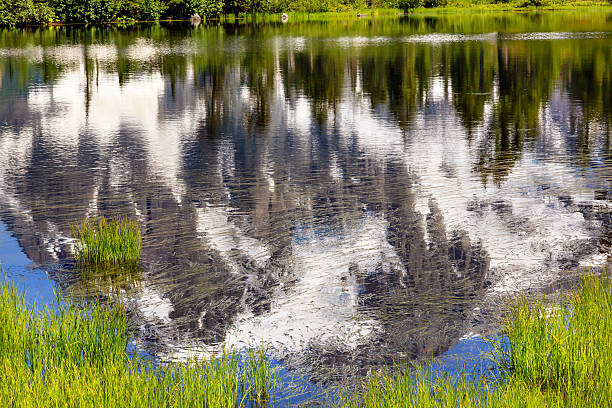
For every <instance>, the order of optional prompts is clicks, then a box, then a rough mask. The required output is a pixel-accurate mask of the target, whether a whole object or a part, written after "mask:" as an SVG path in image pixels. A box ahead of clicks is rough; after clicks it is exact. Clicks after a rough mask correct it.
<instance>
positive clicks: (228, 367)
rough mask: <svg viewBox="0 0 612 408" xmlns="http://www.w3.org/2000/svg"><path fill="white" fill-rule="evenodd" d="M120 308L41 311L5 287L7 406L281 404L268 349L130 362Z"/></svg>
mask: <svg viewBox="0 0 612 408" xmlns="http://www.w3.org/2000/svg"><path fill="white" fill-rule="evenodd" d="M128 341H129V331H128V327H127V319H126V315H125V312H124V310H123V309H122V308H121V307H116V306H110V305H101V304H91V305H89V306H87V307H85V308H81V307H76V306H75V305H73V304H72V303H69V302H68V303H64V304H62V305H60V306H59V307H58V308H55V309H53V310H45V311H37V309H36V308H35V307H33V306H30V305H27V304H26V303H25V302H24V299H23V296H22V295H20V294H18V293H17V292H16V290H15V288H14V287H13V286H11V285H10V284H8V283H7V282H6V281H4V282H3V283H1V284H0V406H1V407H195V406H199V407H228V408H229V407H249V406H258V407H260V406H265V405H267V404H268V403H269V402H271V401H273V399H274V390H275V389H276V388H275V380H274V375H273V372H272V371H271V370H270V367H269V366H268V365H267V363H266V360H265V358H263V357H264V354H263V351H260V352H253V353H251V354H249V355H248V356H246V357H245V358H242V359H239V358H238V355H237V354H235V353H226V354H225V355H223V356H221V357H220V358H219V359H215V360H213V361H190V362H188V363H184V364H180V363H175V364H163V365H161V366H159V367H157V368H155V369H153V368H152V366H151V365H150V363H148V362H145V361H143V360H142V359H140V358H139V357H137V356H131V357H130V356H128V354H127V346H128Z"/></svg>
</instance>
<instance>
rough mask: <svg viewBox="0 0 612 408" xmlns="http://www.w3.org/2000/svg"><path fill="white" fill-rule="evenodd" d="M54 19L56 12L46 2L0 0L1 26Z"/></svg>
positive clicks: (35, 23) (48, 21)
mask: <svg viewBox="0 0 612 408" xmlns="http://www.w3.org/2000/svg"><path fill="white" fill-rule="evenodd" d="M54 20H55V13H54V11H53V9H52V8H51V7H50V6H49V5H48V4H47V3H46V2H35V1H33V0H0V27H15V26H23V25H39V24H46V23H50V22H53V21H54Z"/></svg>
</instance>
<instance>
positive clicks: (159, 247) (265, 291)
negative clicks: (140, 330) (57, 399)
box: [0, 28, 611, 365]
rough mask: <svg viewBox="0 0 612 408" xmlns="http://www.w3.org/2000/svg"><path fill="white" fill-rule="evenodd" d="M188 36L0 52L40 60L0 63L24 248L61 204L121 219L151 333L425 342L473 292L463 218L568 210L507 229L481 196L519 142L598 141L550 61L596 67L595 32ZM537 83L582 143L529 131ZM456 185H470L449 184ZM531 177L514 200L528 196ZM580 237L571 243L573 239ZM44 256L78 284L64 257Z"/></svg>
mask: <svg viewBox="0 0 612 408" xmlns="http://www.w3.org/2000/svg"><path fill="white" fill-rule="evenodd" d="M215 30H216V31H215ZM189 35H192V36H193V37H192V38H190V41H195V43H196V44H198V43H197V41H201V42H202V43H203V44H205V45H208V47H203V48H202V49H201V50H200V51H199V52H195V53H190V52H187V51H185V50H184V48H189V46H193V44H194V43H193V42H191V43H188V42H187V40H185V41H181V40H180V39H179V38H172V41H171V44H170V50H167V49H166V48H165V46H162V45H160V44H159V43H156V42H155V41H150V40H147V39H144V38H136V39H132V38H131V37H129V36H128V35H127V34H126V35H121V34H117V37H115V38H114V39H113V41H115V40H117V39H123V40H126V41H127V42H128V45H127V46H126V45H125V44H122V45H121V46H119V45H116V44H115V43H114V42H109V43H108V44H98V45H97V46H96V47H93V46H91V47H90V46H79V45H74V46H73V48H75V49H76V50H77V51H78V50H79V47H81V48H83V49H84V50H81V51H83V52H75V53H74V54H70V55H73V57H74V55H76V57H74V58H72V57H70V55H68V56H64V57H65V58H64V59H62V58H60V57H58V56H57V55H55V53H56V52H55V51H54V50H53V46H52V45H46V46H45V47H43V54H44V53H45V52H48V53H49V54H50V55H49V57H48V58H43V60H42V61H38V60H35V59H34V60H30V59H28V57H27V56H23V55H17V56H14V57H9V58H7V59H5V60H3V62H2V63H3V64H5V66H6V64H16V63H17V62H18V63H19V64H21V65H25V66H27V70H26V71H27V72H30V71H34V72H36V73H37V74H36V75H33V76H32V77H33V78H39V77H45V78H48V75H50V76H51V77H52V78H48V79H47V81H48V82H47V84H40V83H39V82H38V80H36V81H33V82H32V84H31V86H27V85H26V86H25V87H24V86H22V85H19V84H16V82H19V78H20V76H21V75H26V73H24V72H15V73H13V74H7V70H6V69H4V68H3V71H2V72H3V76H2V81H3V85H4V84H7V87H5V88H4V89H9V88H10V89H13V90H14V92H15V93H17V94H18V95H19V97H16V98H13V97H12V96H11V94H10V93H9V94H6V93H4V92H3V93H2V95H1V96H2V99H0V100H1V101H2V106H1V107H0V111H2V112H6V113H7V118H8V121H7V123H6V124H4V125H2V128H1V131H2V133H1V140H0V141H1V142H2V144H3V147H6V149H5V153H4V154H2V155H0V163H1V168H0V176H2V177H3V181H2V182H0V200H1V201H2V203H3V207H4V208H3V211H2V219H3V221H4V222H6V224H7V225H8V226H9V229H10V230H11V231H12V232H13V234H14V235H15V236H16V237H17V238H18V240H19V242H20V245H21V246H22V247H23V248H24V251H25V252H26V254H27V255H28V256H29V257H30V259H32V260H33V261H34V262H36V263H40V264H50V263H53V262H59V263H60V264H61V263H62V262H64V261H65V260H66V259H68V258H69V257H70V252H71V247H70V239H69V237H70V224H71V223H74V222H77V221H78V220H80V219H82V218H85V217H88V216H89V217H96V216H99V215H107V216H111V215H114V214H123V215H127V216H129V217H130V218H132V219H135V220H138V221H139V222H140V223H141V225H142V228H143V235H144V245H143V274H142V279H143V282H145V283H146V286H147V290H150V289H152V290H154V291H155V292H156V295H157V296H158V298H159V299H161V300H160V302H164V307H163V310H164V313H157V314H155V313H147V312H145V310H146V307H145V305H144V304H140V306H137V308H138V307H140V308H141V309H142V310H141V311H142V313H141V314H142V315H143V319H147V324H153V325H157V326H158V328H159V330H160V333H165V334H166V335H167V337H169V339H166V340H167V341H169V342H170V343H172V342H174V341H176V342H177V343H179V344H181V343H188V344H189V343H190V342H192V341H193V342H197V341H202V342H204V343H206V344H215V343H220V342H223V341H228V342H230V341H233V342H235V343H236V344H244V343H245V342H247V341H248V339H249V338H255V339H257V338H258V336H259V337H264V336H266V335H268V333H276V334H278V336H277V338H272V336H270V338H268V340H270V341H271V342H276V343H277V345H278V346H279V347H283V346H284V347H286V348H288V349H290V350H292V351H296V350H312V351H313V353H312V356H314V357H316V356H317V355H318V353H319V352H321V353H322V354H323V355H328V356H331V357H330V358H329V360H325V359H323V360H324V361H323V365H325V364H336V363H338V361H339V360H340V359H343V361H359V362H361V363H363V364H378V363H380V362H381V361H386V359H388V358H393V356H394V354H395V353H398V352H402V353H403V355H404V357H406V358H418V357H421V356H425V355H427V356H430V355H438V354H440V353H442V352H444V351H445V350H446V349H448V347H449V346H451V345H452V344H453V342H455V341H456V340H457V339H458V338H459V337H461V336H462V335H463V334H464V332H465V330H466V325H467V323H466V322H467V321H468V320H469V318H470V315H471V313H472V310H473V309H474V307H476V306H477V305H478V304H479V303H480V302H481V301H482V299H483V298H484V297H485V291H486V287H487V285H486V284H485V281H486V280H487V279H490V276H489V266H490V263H491V262H492V261H491V260H490V258H491V253H492V252H495V251H496V250H497V249H498V248H495V246H496V245H497V241H495V240H489V241H488V242H487V239H486V238H491V237H490V236H483V237H481V236H480V235H479V233H480V232H483V230H484V227H482V225H484V226H485V227H486V225H487V224H486V223H489V225H491V226H494V227H495V228H499V229H503V233H504V234H506V235H504V238H505V239H512V240H513V242H512V243H513V244H515V241H519V238H517V237H520V234H531V235H529V237H530V239H533V240H534V241H536V240H538V239H540V238H542V237H545V236H551V235H554V234H551V233H549V232H548V230H547V228H549V229H550V230H552V231H553V232H556V231H558V230H559V229H563V228H564V227H565V226H559V225H557V224H555V220H551V218H556V217H557V215H559V214H560V215H561V216H560V217H558V219H559V220H561V221H559V223H560V222H565V221H567V220H568V219H572V217H574V218H576V215H577V214H578V213H579V212H580V211H577V210H576V211H574V210H575V208H573V207H572V208H570V207H568V206H558V208H555V209H553V210H550V211H555V212H551V213H550V214H551V216H550V217H547V218H545V217H542V218H539V219H537V220H536V221H533V222H532V224H534V225H535V226H529V228H527V227H525V228H523V226H524V225H527V224H529V223H527V222H524V223H523V224H520V225H519V227H517V225H518V221H516V222H515V221H512V220H510V221H508V220H509V219H510V216H511V215H513V214H508V212H506V213H504V212H503V211H496V210H495V209H496V208H499V207H500V206H504V207H508V208H511V206H512V204H511V203H512V202H515V203H517V202H518V204H515V205H516V207H517V208H518V209H517V211H521V209H522V208H523V207H521V206H520V204H521V202H520V201H519V200H520V197H522V196H521V195H520V194H522V193H523V192H522V191H521V189H522V188H524V186H522V185H520V186H519V187H516V188H515V187H513V183H515V184H516V183H518V182H516V181H515V179H514V178H513V177H518V176H520V175H521V172H525V171H529V170H525V164H524V163H525V159H524V157H525V156H526V155H527V156H529V155H530V154H531V149H532V147H533V145H534V143H535V144H536V145H537V142H538V141H539V142H540V144H539V145H537V146H538V149H543V150H545V153H544V154H551V155H554V154H559V152H564V153H566V154H568V155H569V156H570V159H569V160H570V161H571V160H572V158H573V157H572V155H574V153H575V152H577V151H578V150H580V149H577V148H575V146H576V144H578V145H580V146H581V147H584V148H588V149H592V146H593V145H595V146H597V148H595V149H592V150H589V152H590V151H593V152H597V154H602V155H604V154H605V146H607V145H606V144H605V141H604V140H603V139H605V137H606V135H605V134H604V133H602V132H601V131H600V127H601V126H608V136H609V125H608V124H609V123H610V112H611V111H610V110H609V106H610V105H607V104H605V103H602V101H604V100H605V98H606V96H605V95H606V93H605V92H601V91H600V90H595V89H594V88H593V87H592V86H591V84H584V83H581V82H576V80H575V79H573V77H572V75H571V72H574V71H581V72H590V73H594V72H596V73H597V74H593V76H594V79H593V81H594V82H596V83H597V84H600V85H601V86H602V87H607V88H609V84H610V74H609V65H608V71H606V70H605V66H606V65H605V64H606V62H610V58H611V53H610V50H609V47H608V48H605V46H603V45H602V44H603V43H602V41H601V40H599V39H595V40H591V42H589V43H586V44H585V47H587V48H588V47H590V50H591V54H593V55H594V56H596V57H595V58H593V61H594V62H593V63H592V64H590V65H588V66H586V67H585V66H581V65H580V64H581V60H580V59H578V60H577V61H574V60H572V58H571V53H569V57H568V56H567V55H568V52H567V51H568V50H567V49H566V48H564V47H565V46H563V45H558V44H556V43H555V44H540V45H536V46H533V47H523V45H522V44H521V43H518V42H513V41H505V40H498V41H497V42H490V41H487V42H469V43H464V42H451V43H443V44H434V45H432V44H428V43H410V42H406V43H402V42H398V43H393V44H390V45H388V46H384V47H380V46H363V47H362V46H355V47H352V46H349V47H345V48H343V47H339V46H337V45H333V44H332V45H329V46H327V45H326V44H325V43H323V42H320V41H310V42H308V43H306V44H305V45H304V44H303V45H302V46H300V47H297V46H296V47H293V48H292V47H288V46H286V45H287V44H290V43H291V41H295V40H294V39H289V38H283V37H281V38H275V40H274V41H269V42H266V43H264V46H261V45H260V46H255V45H253V43H252V42H250V41H247V40H245V39H243V38H241V37H230V38H224V37H223V36H222V35H220V34H219V29H218V28H217V29H214V30H211V32H210V33H207V34H205V35H204V34H203V37H201V38H198V37H197V36H196V34H194V33H190V34H189ZM117 42H119V41H117ZM295 42H297V41H295ZM224 45H227V46H228V47H229V46H232V47H237V48H240V47H243V48H244V49H245V51H244V52H242V53H236V52H224V51H223V48H224ZM268 45H269V46H268ZM88 47H90V48H88ZM111 50H114V51H113V52H111ZM85 51H86V52H85ZM71 58H72V59H71ZM114 61H116V62H117V72H115V68H114V67H113V65H114V64H113V63H112V62H114ZM85 67H86V68H87V69H84V68H85ZM51 68H54V69H51ZM39 71H40V72H50V73H53V72H57V74H56V76H53V74H45V75H43V74H40V73H38V72H39ZM602 71H603V73H601V72H602ZM607 88H606V89H607ZM527 89H529V90H530V91H532V92H531V93H530V94H529V95H525V91H526V90H527ZM581 89H582V90H584V94H583V95H584V96H580V90H581ZM559 93H563V95H573V97H574V99H577V103H575V104H573V105H572V109H573V113H572V115H571V117H570V119H569V121H570V122H571V123H572V125H571V126H574V127H576V126H579V125H581V126H586V125H588V124H585V122H589V123H592V124H593V125H594V126H595V130H594V131H592V132H591V134H590V135H589V136H588V137H586V138H585V139H588V140H584V141H582V142H581V141H576V138H575V137H574V136H573V134H572V135H569V136H568V132H564V131H562V130H561V131H558V133H559V134H558V135H557V136H555V137H556V139H555V140H554V143H556V145H554V146H552V147H550V148H549V149H545V148H544V147H542V146H543V143H545V142H544V141H543V140H544V135H543V134H542V133H543V129H548V126H550V127H554V128H555V129H564V128H563V127H555V124H554V123H553V124H551V123H550V122H548V121H547V120H543V118H547V117H548V116H546V115H548V113H547V112H548V111H547V109H549V106H550V104H551V101H553V102H554V100H553V99H554V98H555V95H559ZM7 95H8V96H7ZM590 97H592V98H593V99H594V100H590ZM7 101H8V102H7ZM13 102H14V105H13ZM557 103H560V102H557ZM543 112H545V113H543ZM546 136H547V137H549V136H550V135H548V134H547V135H546ZM564 137H566V138H567V139H564ZM549 139H550V138H549ZM549 139H546V143H548V142H549ZM550 140H552V139H550ZM532 142H534V143H532ZM550 143H552V142H550ZM587 145H588V146H587ZM472 149H473V150H475V153H473V150H472ZM588 149H587V150H588ZM583 150H584V149H583ZM7 152H10V153H7ZM462 154H463V156H461V155H462ZM589 154H590V153H589ZM454 155H456V156H454ZM423 158H425V159H423ZM438 159H440V164H439V165H438V164H437V160H438ZM419 160H422V161H423V160H425V163H423V162H419ZM427 160H429V161H427ZM474 163H476V165H474ZM588 166H590V164H588V161H587V163H586V164H585V167H588ZM568 167H569V170H568V169H567V168H565V167H564V168H563V171H566V172H568V173H569V172H571V171H572V168H571V165H570V166H568ZM472 170H474V171H475V172H476V173H477V175H476V176H477V177H474V176H473V175H472ZM438 173H439V174H438ZM479 178H480V180H479ZM489 178H491V179H492V181H493V183H492V184H494V186H490V185H489V184H488V180H489ZM604 181H605V180H604ZM554 182H555V181H554V180H553V182H550V184H551V185H553V184H554ZM504 183H505V184H504ZM534 183H540V184H542V183H541V182H540V181H535V182H534ZM577 183H578V182H577ZM540 184H538V185H540ZM483 186H484V187H486V188H483ZM502 186H507V187H508V190H507V191H504V190H503V188H504V187H502ZM451 187H452V188H453V189H456V190H452V189H451ZM529 187H530V188H531V186H529ZM562 187H564V186H562ZM496 188H497V189H498V190H495V189H496ZM427 189H429V190H427ZM445 189H446V190H445ZM462 189H463V190H462ZM487 189H489V190H487ZM491 189H493V190H491ZM424 190H425V191H424ZM516 190H519V193H518V194H515V191H516ZM490 191H493V192H492V193H491V192H490ZM447 193H448V195H447ZM452 194H457V195H460V197H458V196H455V197H454V198H452ZM471 194H474V195H477V194H478V195H479V196H485V197H484V198H482V200H480V201H479V200H473V201H474V202H475V203H476V204H474V205H471V204H470V202H468V200H470V197H469V195H471ZM494 194H500V195H503V197H501V198H500V199H499V202H498V201H491V200H490V196H491V195H494ZM513 194H514V195H513ZM538 194H539V193H538ZM517 196H518V197H519V198H517ZM550 196H551V197H554V194H553V193H551V194H550ZM449 197H451V198H449ZM540 197H541V196H538V195H536V197H535V198H534V202H535V204H533V206H534V207H535V206H542V207H544V206H546V205H547V204H546V203H543V202H542V201H543V200H540ZM559 197H561V195H559ZM452 200H455V201H456V202H452ZM487 200H489V201H487ZM504 200H506V201H504ZM554 200H555V199H551V201H553V202H556V201H554ZM557 201H559V202H560V201H561V198H559V200H557ZM482 203H485V204H482ZM488 203H491V204H488ZM500 203H501V204H500ZM525 207H527V206H525ZM531 208H532V207H529V209H528V211H527V214H528V215H529V216H533V217H537V215H536V216H534V215H533V212H532V213H529V211H531ZM538 208H540V207H538ZM570 211H571V212H570ZM581 211H582V212H581V214H582V213H585V214H586V212H587V211H584V210H581ZM519 217H520V215H519V216H516V219H517V220H519V221H520V219H519ZM474 220H476V221H474ZM500 220H501V221H500ZM602 220H603V218H602V217H600V219H598V222H599V221H600V222H606V221H602ZM588 221H589V220H585V218H584V217H583V218H582V219H579V220H575V223H576V224H575V225H576V226H577V227H576V231H577V233H576V234H577V238H576V240H577V241H580V243H581V244H584V242H586V241H589V242H590V241H592V240H593V237H592V236H588V237H587V236H585V235H586V233H584V231H587V232H589V233H592V229H589V228H591V227H592V226H591V224H588ZM538 222H539V223H540V224H538ZM474 224H476V225H474ZM587 224H588V225H587ZM500 225H501V226H500ZM585 225H586V226H585ZM490 230H493V228H490ZM580 234H583V235H580ZM483 235H484V233H483ZM500 235H501V234H500ZM507 237H510V238H507ZM553 238H554V237H553ZM553 238H551V240H552V239H553ZM536 244H537V243H533V244H531V245H532V247H534V246H536ZM545 244H546V245H548V241H547V242H545ZM526 245H527V244H526ZM543 246H544V245H543ZM551 246H552V245H551ZM585 248H586V249H585V251H583V252H584V253H582V252H581V253H580V255H579V256H580V257H581V258H580V260H581V259H582V258H583V257H584V258H586V257H588V256H590V255H592V252H593V251H592V248H591V246H588V247H587V246H585ZM501 250H503V248H502V249H501ZM507 251H508V252H501V253H502V254H507V253H509V252H512V250H507ZM554 251H555V248H544V249H541V250H539V249H535V250H534V253H536V254H537V255H538V256H540V255H541V254H544V255H548V254H553V255H556V254H557V252H554ZM499 253H500V252H495V254H496V256H495V257H493V258H494V259H493V261H495V262H496V264H495V266H496V267H497V268H498V269H503V268H500V265H501V266H504V265H503V262H501V261H500V260H499V259H500V258H502V256H500V255H499ZM551 258H552V255H551ZM577 259H578V258H577V257H576V258H575V259H572V261H573V260H576V262H577ZM547 262H548V261H547ZM558 264H559V265H560V264H561V262H559V263H558ZM525 265H529V266H532V265H531V264H529V263H528V262H527V261H525ZM542 265H544V261H542V262H541V263H540V264H538V267H541V266H542ZM572 265H573V264H572ZM521 266H524V265H523V264H519V267H521ZM544 266H546V267H549V266H550V264H546V265H544ZM557 266H558V265H557V264H554V263H553V264H552V267H553V268H555V267H557ZM524 269H526V272H525V273H529V270H528V269H527V268H526V267H525V268H524ZM55 270H56V275H55V277H56V279H58V280H66V281H68V282H70V283H71V284H74V285H76V286H78V285H79V283H78V278H79V275H78V272H76V271H73V270H71V269H69V268H68V269H62V268H56V269H55ZM134 291H135V292H137V291H138V289H135V290H134ZM134 296H135V297H138V295H137V294H135V295H134ZM160 316H161V317H160ZM143 324H144V323H143ZM309 325H310V326H309ZM326 325H327V326H326ZM307 327H312V329H307ZM289 328H291V329H294V328H295V329H296V330H302V332H301V334H300V335H299V336H298V335H295V336H294V335H292V334H291V333H288V331H287V330H288V329H289ZM284 329H287V330H284ZM275 330H276V331H275ZM292 336H293V337H292ZM321 349H323V350H321ZM330 350H331V351H330ZM372 350H377V351H376V353H372ZM314 357H312V358H314ZM310 363H312V361H311V362H309V364H310ZM319 363H321V362H319Z"/></svg>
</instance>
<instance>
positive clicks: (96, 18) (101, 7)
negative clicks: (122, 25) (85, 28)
mask: <svg viewBox="0 0 612 408" xmlns="http://www.w3.org/2000/svg"><path fill="white" fill-rule="evenodd" d="M52 5H53V7H54V9H55V10H56V13H57V16H58V17H59V18H60V20H61V21H62V22H64V23H103V22H111V21H115V19H116V18H117V16H118V15H119V11H120V10H121V6H122V0H54V3H53V4H52Z"/></svg>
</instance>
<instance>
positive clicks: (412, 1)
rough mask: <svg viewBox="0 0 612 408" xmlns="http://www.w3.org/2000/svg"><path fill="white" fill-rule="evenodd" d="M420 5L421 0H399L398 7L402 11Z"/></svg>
mask: <svg viewBox="0 0 612 408" xmlns="http://www.w3.org/2000/svg"><path fill="white" fill-rule="evenodd" d="M421 5H422V0H399V2H398V7H399V8H400V9H402V10H404V11H408V10H412V9H415V8H417V7H420V6H421Z"/></svg>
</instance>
